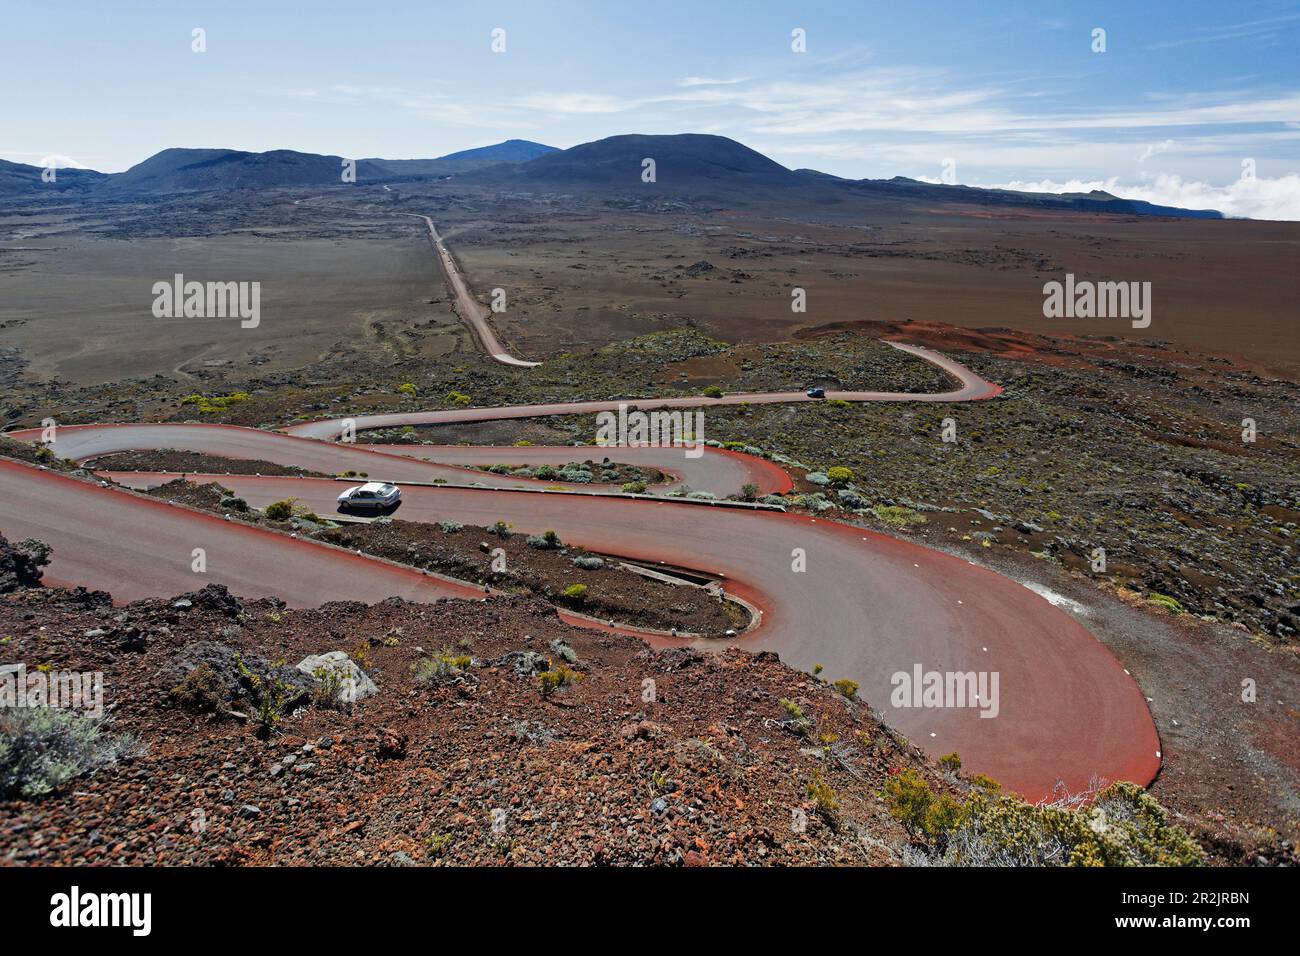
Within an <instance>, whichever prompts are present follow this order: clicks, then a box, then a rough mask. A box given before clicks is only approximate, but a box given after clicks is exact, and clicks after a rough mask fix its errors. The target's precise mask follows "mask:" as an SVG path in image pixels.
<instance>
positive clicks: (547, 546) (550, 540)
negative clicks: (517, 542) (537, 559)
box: [528, 531, 564, 551]
mask: <svg viewBox="0 0 1300 956" xmlns="http://www.w3.org/2000/svg"><path fill="white" fill-rule="evenodd" d="M563 544H564V542H562V541H561V540H560V536H559V535H558V534H556V533H555V532H554V531H545V532H543V533H541V534H530V535H529V536H528V545H529V547H533V548H537V549H539V550H541V551H554V550H555V549H556V548H559V547H561V546H563Z"/></svg>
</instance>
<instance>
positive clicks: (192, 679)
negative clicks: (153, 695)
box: [171, 664, 226, 714]
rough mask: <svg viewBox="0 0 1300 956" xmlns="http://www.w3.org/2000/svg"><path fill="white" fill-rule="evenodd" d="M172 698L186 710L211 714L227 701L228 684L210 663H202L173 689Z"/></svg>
mask: <svg viewBox="0 0 1300 956" xmlns="http://www.w3.org/2000/svg"><path fill="white" fill-rule="evenodd" d="M171 699H172V700H173V701H175V702H176V704H177V705H178V706H180V707H182V708H184V709H185V710H189V711H193V712H194V713H196V714H210V713H213V712H214V711H216V710H217V708H219V707H220V706H221V705H222V704H223V703H225V701H226V685H225V682H224V681H222V679H221V678H220V677H219V676H217V672H216V671H214V670H213V669H212V667H211V666H210V665H208V664H200V665H199V666H198V667H195V668H194V669H193V670H191V671H190V672H189V673H188V674H186V675H185V676H184V677H183V678H181V682H180V683H179V684H177V685H176V686H175V687H173V688H172V689H171Z"/></svg>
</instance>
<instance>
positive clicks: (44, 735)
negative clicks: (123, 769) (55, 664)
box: [0, 707, 138, 800]
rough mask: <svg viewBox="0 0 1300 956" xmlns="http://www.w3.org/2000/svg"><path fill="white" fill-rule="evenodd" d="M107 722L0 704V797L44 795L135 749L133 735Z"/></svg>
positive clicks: (53, 710)
mask: <svg viewBox="0 0 1300 956" xmlns="http://www.w3.org/2000/svg"><path fill="white" fill-rule="evenodd" d="M105 725H106V721H105V720H104V719H102V718H96V717H91V716H89V715H86V714H80V713H76V712H74V711H69V710H59V709H56V708H52V707H16V708H15V707H6V708H4V709H2V710H0V798H3V799H6V800H7V799H11V798H13V797H22V798H25V799H28V800H32V799H36V798H38V797H43V796H45V795H47V794H49V793H51V792H53V791H54V790H56V789H58V788H59V787H60V786H62V785H63V784H65V783H67V782H68V781H69V780H71V779H72V778H74V777H79V776H81V775H83V774H88V773H94V772H95V771H96V770H99V769H101V768H103V767H108V766H111V765H112V764H114V763H116V762H117V761H118V760H120V759H121V758H122V757H125V756H129V755H130V754H132V753H134V752H135V751H136V749H137V746H138V745H137V742H136V739H135V738H134V737H131V736H127V735H122V736H114V735H110V734H108V733H105V730H104V728H105Z"/></svg>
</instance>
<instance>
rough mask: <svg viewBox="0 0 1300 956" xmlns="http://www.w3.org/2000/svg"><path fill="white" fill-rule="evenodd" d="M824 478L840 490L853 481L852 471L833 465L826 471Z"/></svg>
mask: <svg viewBox="0 0 1300 956" xmlns="http://www.w3.org/2000/svg"><path fill="white" fill-rule="evenodd" d="M826 477H827V478H829V479H830V480H831V484H832V485H835V486H837V487H840V488H842V487H844V486H845V485H847V484H848V483H849V482H850V481H852V480H853V469H852V468H845V467H844V466H843V465H835V466H833V467H831V468H827V469H826Z"/></svg>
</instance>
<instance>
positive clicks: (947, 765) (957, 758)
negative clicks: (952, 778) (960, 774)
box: [939, 751, 961, 773]
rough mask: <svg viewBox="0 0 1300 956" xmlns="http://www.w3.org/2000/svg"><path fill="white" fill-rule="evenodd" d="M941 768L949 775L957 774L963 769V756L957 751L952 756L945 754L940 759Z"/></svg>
mask: <svg viewBox="0 0 1300 956" xmlns="http://www.w3.org/2000/svg"><path fill="white" fill-rule="evenodd" d="M939 766H940V767H941V768H942V769H944V770H946V771H948V772H949V773H956V772H957V771H958V770H960V769H961V755H960V754H958V753H956V752H955V751H954V752H953V753H950V754H944V755H943V756H942V757H940V758H939Z"/></svg>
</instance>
